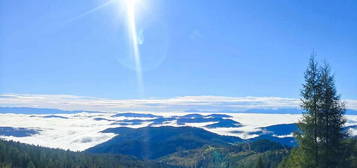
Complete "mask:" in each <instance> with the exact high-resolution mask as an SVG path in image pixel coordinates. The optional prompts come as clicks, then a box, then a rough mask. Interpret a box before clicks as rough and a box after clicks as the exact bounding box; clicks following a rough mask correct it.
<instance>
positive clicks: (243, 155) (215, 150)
mask: <svg viewBox="0 0 357 168" xmlns="http://www.w3.org/2000/svg"><path fill="white" fill-rule="evenodd" d="M288 153H289V150H288V149H287V148H286V147H284V146H282V145H280V144H277V143H275V142H271V141H268V140H259V141H255V142H250V143H239V144H234V145H231V146H204V147H202V148H198V149H193V150H185V151H180V152H176V153H173V154H171V155H168V156H164V157H162V158H160V159H158V160H159V162H161V163H165V164H168V165H173V166H178V167H182V168H191V167H202V168H255V167H259V166H262V167H263V168H274V167H277V165H278V164H279V163H280V162H281V160H282V159H283V158H284V157H286V156H287V154H288Z"/></svg>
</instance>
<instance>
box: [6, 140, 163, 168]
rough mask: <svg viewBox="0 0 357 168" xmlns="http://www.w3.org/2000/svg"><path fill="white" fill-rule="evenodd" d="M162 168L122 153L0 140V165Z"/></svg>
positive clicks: (18, 167) (19, 167)
mask: <svg viewBox="0 0 357 168" xmlns="http://www.w3.org/2000/svg"><path fill="white" fill-rule="evenodd" d="M62 167H63V168H129V167H130V168H163V167H165V168H166V167H169V166H165V165H162V164H157V163H154V162H153V161H142V160H138V159H135V158H133V157H129V156H124V155H94V154H87V153H83V152H71V151H65V150H59V149H50V148H43V147H38V146H34V145H27V144H22V143H18V142H12V141H3V140H0V168H62Z"/></svg>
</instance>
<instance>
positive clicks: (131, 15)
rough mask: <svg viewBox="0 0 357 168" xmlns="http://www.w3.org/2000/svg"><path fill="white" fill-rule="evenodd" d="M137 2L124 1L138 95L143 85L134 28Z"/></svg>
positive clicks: (136, 0)
mask: <svg viewBox="0 0 357 168" xmlns="http://www.w3.org/2000/svg"><path fill="white" fill-rule="evenodd" d="M137 3H138V0H125V4H126V8H127V9H126V10H127V11H126V12H127V22H128V31H129V38H130V43H131V47H132V49H131V50H132V51H131V54H132V57H133V59H134V63H135V70H136V76H137V82H138V89H139V92H140V94H143V92H144V84H143V74H142V67H141V58H140V49H139V46H140V42H139V38H138V32H137V28H136V15H135V14H136V13H135V12H136V11H135V8H136V5H137Z"/></svg>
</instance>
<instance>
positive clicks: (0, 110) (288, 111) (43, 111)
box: [0, 107, 357, 117]
mask: <svg viewBox="0 0 357 168" xmlns="http://www.w3.org/2000/svg"><path fill="white" fill-rule="evenodd" d="M80 112H87V113H103V112H100V111H88V110H60V109H52V108H33V107H0V113H14V114H74V113H80ZM184 112H187V113H263V114H301V113H302V111H301V110H300V109H297V108H280V109H248V110H237V111H234V110H221V111H200V110H197V109H191V110H186V111H184ZM345 114H348V115H357V110H352V109H346V113H345ZM120 116H126V117H153V116H155V115H152V114H140V115H137V113H131V116H130V113H127V114H126V115H122V114H118V115H114V116H113V117H120Z"/></svg>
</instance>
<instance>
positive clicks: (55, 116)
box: [43, 115, 68, 119]
mask: <svg viewBox="0 0 357 168" xmlns="http://www.w3.org/2000/svg"><path fill="white" fill-rule="evenodd" d="M43 118H61V119H68V117H63V116H58V115H47V116H43Z"/></svg>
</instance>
